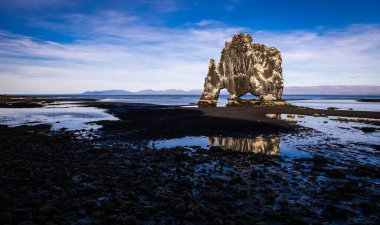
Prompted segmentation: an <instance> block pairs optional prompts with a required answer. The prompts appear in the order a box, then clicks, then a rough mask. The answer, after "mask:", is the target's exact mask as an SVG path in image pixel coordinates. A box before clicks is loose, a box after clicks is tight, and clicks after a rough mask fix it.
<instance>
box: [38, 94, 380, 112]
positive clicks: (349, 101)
mask: <svg viewBox="0 0 380 225" xmlns="http://www.w3.org/2000/svg"><path fill="white" fill-rule="evenodd" d="M36 96H42V97H51V98H63V99H64V98H87V99H88V98H90V99H97V100H98V101H102V102H124V103H145V104H157V105H180V106H186V107H196V104H197V102H198V100H199V97H200V95H83V94H79V95H36ZM228 97H229V95H220V96H219V100H218V107H224V106H226V104H227V101H228ZM254 98H256V97H255V96H253V95H250V94H249V95H244V96H243V97H242V99H254ZM283 99H285V100H286V101H288V102H289V103H290V104H293V105H296V106H303V107H310V108H315V109H327V108H329V107H334V108H337V109H341V110H357V111H374V112H380V102H362V101H358V100H359V99H380V94H379V95H297V94H288V95H283Z"/></svg>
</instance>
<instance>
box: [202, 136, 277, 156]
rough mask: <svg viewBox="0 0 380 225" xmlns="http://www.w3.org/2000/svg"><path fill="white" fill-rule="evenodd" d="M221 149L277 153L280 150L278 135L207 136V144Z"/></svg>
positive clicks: (267, 153)
mask: <svg viewBox="0 0 380 225" xmlns="http://www.w3.org/2000/svg"><path fill="white" fill-rule="evenodd" d="M216 143H217V144H218V145H219V146H220V147H222V148H223V149H231V150H236V151H241V152H253V153H257V154H266V155H278V153H279V151H280V137H262V136H259V137H256V138H232V137H209V145H210V146H215V145H217V144H216Z"/></svg>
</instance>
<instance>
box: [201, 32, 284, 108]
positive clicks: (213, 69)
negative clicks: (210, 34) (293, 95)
mask: <svg viewBox="0 0 380 225" xmlns="http://www.w3.org/2000/svg"><path fill="white" fill-rule="evenodd" d="M281 63H282V59H281V54H280V52H279V51H278V50H277V49H276V48H274V47H267V46H265V45H263V44H252V37H251V36H250V35H249V34H237V35H234V37H233V38H232V41H231V42H226V44H225V47H224V49H223V51H222V55H221V58H220V61H219V64H218V65H216V63H215V60H214V59H211V60H210V64H209V68H208V74H207V77H206V79H205V84H204V92H203V94H202V96H201V99H200V101H199V103H198V104H199V105H216V102H217V100H218V97H219V93H220V90H221V89H224V88H226V89H227V91H228V92H229V93H230V94H231V96H230V99H232V100H234V103H235V104H236V102H238V103H243V102H239V101H237V100H238V99H239V97H240V96H243V95H245V94H247V93H251V94H253V95H255V96H258V97H259V98H260V99H261V100H265V101H276V100H281V96H282V92H283V87H284V84H283V76H282V67H281Z"/></svg>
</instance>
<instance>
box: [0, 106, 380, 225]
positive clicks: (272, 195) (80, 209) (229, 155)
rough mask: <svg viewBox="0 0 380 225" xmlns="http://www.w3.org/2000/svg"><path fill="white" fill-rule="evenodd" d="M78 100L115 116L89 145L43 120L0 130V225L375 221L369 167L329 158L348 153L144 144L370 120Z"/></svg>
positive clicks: (376, 197)
mask: <svg viewBox="0 0 380 225" xmlns="http://www.w3.org/2000/svg"><path fill="white" fill-rule="evenodd" d="M60 100H61V99H60ZM71 101H81V100H78V99H71ZM37 103H38V104H39V102H38V101H37ZM22 104H23V103H22V102H19V103H18V106H21V105H22ZM25 104H27V103H25ZM81 104H83V103H81ZM85 104H86V105H87V106H97V107H100V108H104V109H107V110H108V112H109V113H111V114H113V115H115V116H117V117H118V118H119V119H120V120H119V121H101V122H98V123H99V124H101V125H103V128H102V129H101V130H99V131H98V132H97V133H96V134H97V135H98V136H97V137H96V138H92V139H82V138H78V137H77V136H75V134H74V133H73V132H69V131H63V130H62V131H54V132H53V131H52V130H51V129H50V127H49V126H46V125H38V126H20V127H15V128H9V127H6V126H0V149H1V152H0V154H1V160H0V175H1V177H2V179H1V180H0V198H1V199H0V207H1V208H0V209H1V210H0V223H1V224H22V223H24V224H378V223H379V222H380V217H379V214H378V211H379V209H380V184H379V180H380V169H379V166H378V165H371V164H367V163H358V162H357V161H355V160H354V158H353V157H350V156H349V155H348V156H344V157H338V156H339V155H337V154H338V153H339V154H342V156H343V155H344V151H346V150H352V151H353V150H355V149H350V146H344V145H339V144H337V145H332V144H331V143H333V142H325V143H322V142H320V143H318V144H316V145H310V146H305V150H306V149H307V150H308V152H310V153H311V155H312V157H307V158H304V157H300V158H289V157H283V156H278V155H265V154H254V153H251V152H239V151H226V150H223V149H222V148H220V147H211V148H210V149H204V148H201V147H199V146H193V147H192V148H191V149H189V148H184V147H173V148H169V149H163V150H156V149H152V148H149V147H147V146H146V145H145V143H146V142H147V141H150V140H156V139H162V138H175V137H183V136H189V135H193V136H197V135H205V136H221V135H224V136H229V137H253V136H257V135H264V134H268V135H273V134H280V133H281V134H283V135H291V136H292V137H296V138H300V139H302V138H307V137H310V136H313V135H317V134H316V133H315V132H314V131H313V130H311V129H308V128H303V127H301V126H299V125H297V124H293V123H289V122H286V121H284V120H278V119H270V118H267V117H266V114H302V115H315V114H316V113H317V114H319V115H322V114H325V115H333V116H344V117H348V116H353V117H363V118H375V119H378V118H380V113H377V112H355V111H339V110H313V109H302V108H298V107H281V108H274V107H265V108H246V107H241V108H180V107H172V106H157V105H146V104H122V103H117V104H115V103H104V102H102V103H99V102H94V101H87V102H86V103H85ZM124 142H125V144H123V143H124ZM378 151H379V149H377V153H373V154H377V155H378V154H379V152H378ZM368 154H369V153H368ZM371 154H372V153H371ZM369 156H371V155H367V157H369Z"/></svg>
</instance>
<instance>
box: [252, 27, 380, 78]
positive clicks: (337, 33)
mask: <svg viewBox="0 0 380 225" xmlns="http://www.w3.org/2000/svg"><path fill="white" fill-rule="evenodd" d="M255 36H256V37H257V40H256V41H259V42H264V43H267V44H269V45H273V46H276V47H278V48H279V49H280V50H281V52H282V56H283V66H284V74H285V82H286V84H288V85H315V84H317V85H324V84H325V85H326V84H341V85H344V84H349V85H354V84H368V85H371V84H372V85H379V84H380V76H379V71H380V27H379V26H378V25H363V24H361V25H360V24H358V25H351V26H349V27H347V28H344V29H331V30H320V31H314V32H311V31H288V32H281V33H279V32H265V31H261V32H257V33H255ZM353 77H360V79H352V78H353Z"/></svg>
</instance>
